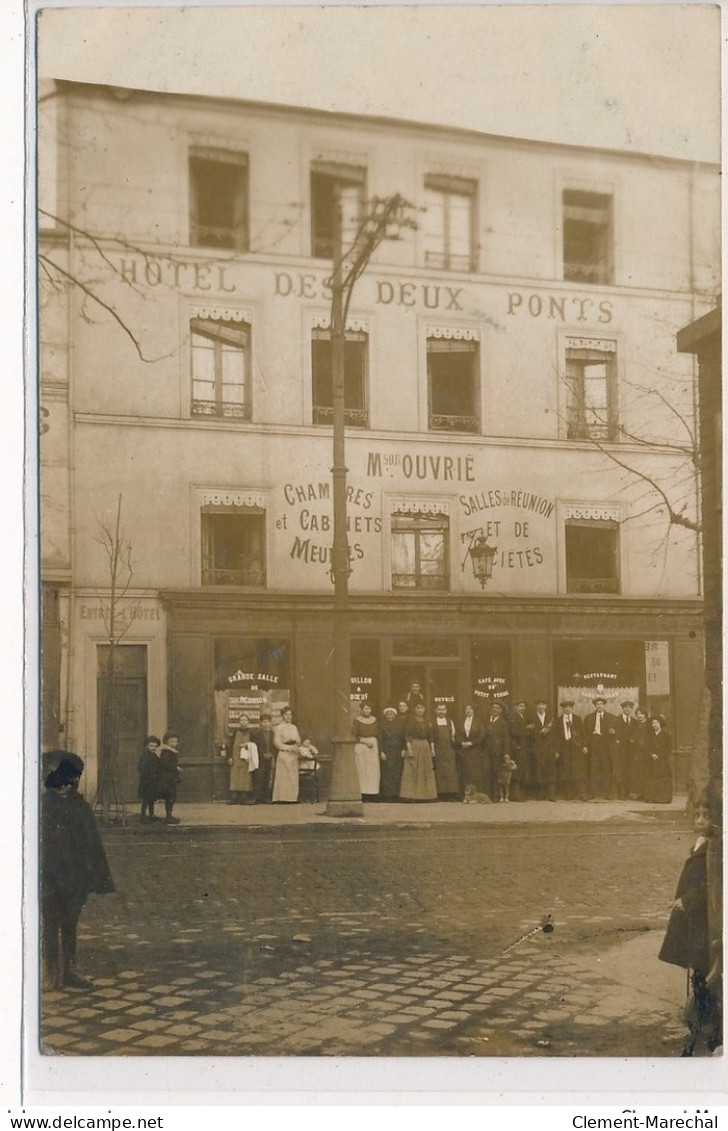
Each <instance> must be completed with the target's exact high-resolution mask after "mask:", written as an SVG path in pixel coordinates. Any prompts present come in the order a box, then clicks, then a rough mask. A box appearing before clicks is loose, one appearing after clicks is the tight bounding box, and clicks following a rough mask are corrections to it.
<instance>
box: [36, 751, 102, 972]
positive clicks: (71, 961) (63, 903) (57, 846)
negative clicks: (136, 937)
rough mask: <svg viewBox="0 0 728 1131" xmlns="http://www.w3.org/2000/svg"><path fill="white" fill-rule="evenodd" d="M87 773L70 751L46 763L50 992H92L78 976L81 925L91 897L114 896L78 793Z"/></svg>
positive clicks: (43, 865)
mask: <svg viewBox="0 0 728 1131" xmlns="http://www.w3.org/2000/svg"><path fill="white" fill-rule="evenodd" d="M51 767H52V768H51ZM83 768H84V765H83V761H82V759H81V758H79V757H78V755H76V754H72V753H70V752H69V751H67V750H53V751H50V753H49V754H47V755H44V757H43V770H44V774H45V778H44V785H45V789H44V791H43V797H42V799H41V827H40V833H41V846H40V847H41V853H40V903H41V920H42V934H43V939H42V951H43V960H44V979H43V981H44V988H46V989H55V988H58V987H61V986H62V987H66V988H68V989H77V990H85V989H89V988H90V986H91V983H90V982H89V981H87V979H86V978H82V977H81V976H80V974H78V973H77V971H76V934H77V924H78V920H79V918H80V915H81V910H82V908H83V905H84V903H85V902H86V898H87V896H88V895H89V893H90V892H99V893H104V892H112V891H114V890H115V888H114V881H113V879H112V878H111V872H110V870H109V864H108V861H107V859H106V853H105V851H104V846H103V844H102V843H101V837H100V836H99V831H98V828H97V825H96V820H95V818H94V815H93V811H92V809H91V806H90V805H89V804H88V803H87V802H86V801H84V799H83V797H81V795H80V793H79V792H78V783H79V779H80V777H81V774H82V773H83Z"/></svg>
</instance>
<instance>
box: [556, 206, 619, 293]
mask: <svg viewBox="0 0 728 1131" xmlns="http://www.w3.org/2000/svg"><path fill="white" fill-rule="evenodd" d="M563 208H564V278H565V279H568V280H569V281H570V282H572V283H596V284H600V283H611V282H612V198H611V196H606V195H604V194H602V193H598V192H582V191H581V190H577V189H564V195H563Z"/></svg>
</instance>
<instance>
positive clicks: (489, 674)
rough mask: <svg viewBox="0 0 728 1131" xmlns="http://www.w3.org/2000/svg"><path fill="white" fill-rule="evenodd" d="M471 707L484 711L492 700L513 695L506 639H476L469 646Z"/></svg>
mask: <svg viewBox="0 0 728 1131" xmlns="http://www.w3.org/2000/svg"><path fill="white" fill-rule="evenodd" d="M470 659H471V672H472V681H473V690H472V700H471V702H472V704H473V706H474V707H475V708H476V710H484V709H485V708H487V706H488V705H489V703H490V702H491V701H495V702H503V701H505V700H506V699H507V698H508V697H509V696H510V697H512V696H513V687H512V682H511V681H512V657H511V643H510V641H509V640H492V639H491V638H490V637H476V638H475V639H474V640H473V641H472V643H471V653H470Z"/></svg>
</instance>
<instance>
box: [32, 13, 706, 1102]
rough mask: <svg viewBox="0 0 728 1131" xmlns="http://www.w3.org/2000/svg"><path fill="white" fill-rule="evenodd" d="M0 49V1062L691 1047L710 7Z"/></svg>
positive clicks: (363, 18)
mask: <svg viewBox="0 0 728 1131" xmlns="http://www.w3.org/2000/svg"><path fill="white" fill-rule="evenodd" d="M28 34H29V44H28V50H29V59H30V64H31V68H30V74H31V82H30V88H29V103H28V108H27V113H28V131H29V137H30V146H29V148H30V172H29V174H28V182H29V193H30V202H31V204H30V208H29V215H28V224H29V235H28V239H29V241H30V248H31V251H30V259H31V269H30V280H29V287H30V296H31V298H30V303H29V308H30V309H29V318H30V321H31V323H32V325H33V326H34V330H33V335H34V340H35V342H36V344H35V346H34V349H35V353H34V354H33V356H32V359H31V363H30V364H29V366H28V369H27V389H26V393H27V398H28V405H29V409H30V411H31V414H32V416H33V419H35V417H36V416H37V432H38V441H37V451H34V452H32V453H31V467H30V469H29V470H30V472H31V475H32V474H35V475H36V477H37V478H36V483H35V488H34V489H35V490H36V491H37V517H38V525H37V531H35V532H34V531H32V530H31V531H28V530H26V538H29V537H31V536H32V537H34V538H37V541H38V546H39V549H38V555H37V558H38V560H37V577H36V578H33V577H31V589H30V591H29V596H28V599H29V600H30V601H36V602H37V610H38V613H37V616H38V645H37V656H38V663H37V671H35V672H34V680H35V683H36V684H37V720H36V719H35V715H34V712H33V710H32V709H31V710H29V719H30V724H29V732H28V733H29V734H30V736H31V739H32V744H31V745H32V748H30V747H29V748H28V749H27V751H26V763H27V774H28V776H29V778H30V779H32V780H30V784H29V787H28V794H27V796H28V799H29V800H28V820H29V821H30V822H31V827H32V828H33V829H34V830H37V836H36V833H35V832H34V833H33V835H32V836H31V838H30V839H31V840H34V839H37V844H38V848H37V851H36V850H33V851H32V852H31V853H30V856H29V857H28V860H29V861H30V863H29V864H28V868H29V874H30V880H29V891H30V897H29V898H30V901H31V903H32V904H33V909H31V922H30V926H29V927H28V929H27V931H26V940H25V952H26V972H25V980H26V987H25V989H26V995H27V1000H28V1001H29V1002H30V1003H31V1008H30V1012H29V1015H28V1016H29V1021H28V1025H29V1031H28V1037H27V1040H28V1042H29V1043H30V1045H32V1046H33V1049H34V1057H33V1059H34V1064H35V1069H34V1071H35V1072H36V1073H37V1076H38V1079H40V1078H41V1077H42V1076H43V1075H44V1074H45V1075H46V1077H47V1076H48V1074H49V1073H51V1074H53V1073H54V1072H55V1073H58V1071H59V1069H58V1066H59V1064H60V1063H61V1062H60V1060H59V1058H63V1062H62V1063H63V1065H64V1068H63V1072H66V1071H67V1070H68V1071H73V1065H74V1062H75V1061H78V1062H79V1064H78V1069H79V1071H80V1070H82V1064H81V1062H82V1061H83V1060H84V1058H96V1059H94V1061H93V1064H94V1065H95V1066H96V1067H95V1069H94V1071H96V1070H97V1069H98V1071H99V1072H103V1066H104V1060H103V1059H98V1058H108V1059H112V1058H113V1059H119V1058H121V1059H122V1060H124V1061H127V1062H128V1063H130V1064H131V1063H133V1061H134V1060H135V1059H136V1060H138V1059H139V1058H164V1060H165V1062H166V1061H167V1060H168V1059H169V1058H179V1061H180V1063H179V1064H178V1065H177V1071H179V1072H181V1073H184V1071H185V1068H184V1062H185V1058H188V1059H189V1062H190V1070H191V1069H192V1067H193V1061H196V1060H199V1059H200V1058H202V1059H203V1060H204V1059H205V1058H216V1059H217V1060H220V1059H223V1060H224V1059H225V1058H263V1060H264V1061H265V1059H266V1058H277V1059H276V1063H277V1064H280V1065H281V1066H282V1067H280V1068H279V1072H280V1074H281V1076H280V1079H281V1080H284V1079H286V1078H287V1076H286V1074H287V1072H288V1067H287V1065H290V1069H291V1071H295V1070H296V1068H295V1065H296V1058H317V1059H318V1058H321V1059H323V1060H325V1059H326V1058H329V1059H330V1058H369V1060H373V1059H375V1060H379V1062H380V1063H382V1064H383V1063H384V1062H385V1061H389V1060H391V1062H392V1065H393V1067H392V1068H391V1077H392V1078H393V1079H395V1080H396V1079H397V1074H398V1068H397V1064H398V1062H399V1059H400V1058H401V1063H402V1071H403V1072H404V1070H405V1061H414V1062H418V1061H421V1060H422V1058H429V1059H430V1060H433V1061H435V1062H438V1066H437V1069H436V1071H437V1072H438V1073H439V1075H438V1077H437V1078H438V1079H439V1080H442V1079H443V1078H447V1073H448V1071H449V1068H448V1065H449V1064H452V1071H453V1073H454V1072H455V1070H456V1068H457V1064H458V1063H460V1062H461V1061H463V1060H466V1061H469V1063H470V1065H471V1066H473V1067H474V1068H477V1065H478V1064H481V1065H484V1067H485V1069H486V1070H487V1062H488V1061H489V1060H490V1059H492V1058H495V1059H501V1058H502V1059H503V1060H504V1061H506V1060H507V1061H511V1060H513V1062H514V1063H513V1068H514V1070H515V1071H516V1072H518V1071H519V1064H520V1065H525V1064H526V1063H527V1064H528V1065H529V1066H533V1065H540V1069H541V1070H542V1071H544V1072H546V1073H548V1071H550V1068H549V1066H551V1067H553V1066H554V1065H558V1064H560V1063H561V1064H562V1065H563V1062H565V1061H570V1060H573V1061H576V1062H577V1063H575V1064H573V1065H572V1069H571V1071H572V1075H573V1074H579V1073H581V1072H582V1071H591V1069H590V1068H589V1065H590V1064H591V1063H592V1062H596V1061H597V1060H600V1059H606V1064H607V1072H611V1075H612V1079H613V1078H614V1072H615V1071H616V1069H617V1067H618V1065H617V1061H616V1060H615V1059H614V1058H619V1060H620V1061H621V1062H622V1064H624V1062H625V1061H626V1062H629V1061H632V1060H634V1059H637V1058H642V1059H646V1058H648V1059H650V1060H651V1061H656V1062H660V1063H662V1062H667V1061H669V1060H670V1059H678V1058H693V1060H694V1059H701V1060H702V1061H708V1060H709V1059H710V1058H720V1057H721V1056H722V1052H723V1049H722V1007H723V983H722V947H723V929H722V924H723V898H722V897H723V880H722V851H723V848H722V846H723V838H722V828H723V804H722V773H723V771H722V767H723V755H722V665H723V659H722V636H721V633H722V593H723V581H722V539H723V532H722V517H721V516H722V509H721V497H722V441H721V402H722V393H721V124H720V117H721V56H720V51H721V10H720V8H719V7H716V6H712V5H708V4H705V5H703V4H687V5H672V4H645V5H612V4H607V3H604V4H595V5H591V4H586V5H551V4H542V5H527V4H523V5H519V4H509V5H492V6H491V5H487V4H485V5H459V4H454V5H434V6H426V5H409V6H398V5H386V4H385V5H381V6H377V5H375V6H368V7H364V6H358V5H346V6H340V7H337V6H328V5H327V6H323V7H312V6H306V5H283V6H279V7H266V6H255V5H252V6H246V5H243V4H232V5H227V6H225V5H219V6H216V5H210V4H197V5H183V4H180V5H166V4H165V5H163V4H159V5H158V6H148V7H131V6H130V7H124V6H123V5H118V4H107V5H103V4H97V5H88V4H82V3H79V4H75V5H74V4H66V3H62V4H58V5H52V4H49V5H43V4H37V5H36V6H35V7H34V8H33V9H32V11H31V15H30V24H29V32H28ZM31 707H32V704H31ZM35 735H37V741H36V740H35V738H34V737H33V736H35ZM36 865H37V866H36ZM456 1062H457V1063H456ZM579 1062H583V1064H580V1063H579ZM718 1063H719V1062H717V1061H715V1060H713V1065H712V1070H713V1072H714V1073H715V1072H717V1070H718ZM704 1069H705V1066H704ZM705 1070H706V1071H707V1070H708V1069H705ZM151 1071H152V1072H153V1071H154V1060H152V1068H151ZM61 1074H62V1073H61ZM683 1077H684V1081H685V1086H686V1088H688V1089H689V1088H690V1081H691V1076H690V1072H687V1074H686V1073H685V1072H682V1073H681V1078H683ZM711 1078H713V1077H708V1079H711ZM703 1079H705V1077H703ZM714 1079H717V1077H714ZM574 1086H576V1085H574ZM713 1087H714V1088H715V1089H716V1090H717V1084H715V1082H714V1084H713ZM706 1094H707V1093H706Z"/></svg>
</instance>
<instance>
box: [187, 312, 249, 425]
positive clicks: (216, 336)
mask: <svg viewBox="0 0 728 1131" xmlns="http://www.w3.org/2000/svg"><path fill="white" fill-rule="evenodd" d="M190 341H191V349H192V413H193V415H194V416H234V417H237V418H239V419H241V420H250V416H251V406H250V326H249V325H248V324H247V323H246V322H233V321H223V320H220V321H216V320H213V319H209V318H193V319H192V321H191V323H190Z"/></svg>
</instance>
